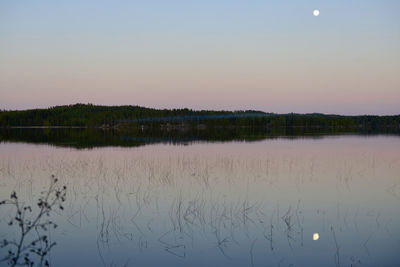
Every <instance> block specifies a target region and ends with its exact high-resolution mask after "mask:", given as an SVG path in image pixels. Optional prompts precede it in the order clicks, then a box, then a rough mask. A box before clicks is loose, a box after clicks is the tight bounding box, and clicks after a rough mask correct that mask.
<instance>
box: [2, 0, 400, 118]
mask: <svg viewBox="0 0 400 267" xmlns="http://www.w3.org/2000/svg"><path fill="white" fill-rule="evenodd" d="M314 9H319V10H320V12H321V13H320V16H318V17H315V16H313V15H312V12H313V10H314ZM399 77H400V2H399V1H388V0H380V1H378V0H376V1H371V0H347V1H342V0H335V1H326V0H325V1H316V0H315V1H283V0H281V1H277V0H271V1H266V0H264V1H73V0H70V1H40V0H39V1H8V0H3V1H1V2H0V108H3V109H24V108H33V107H48V106H53V105H60V104H70V103H76V102H84V103H87V102H91V103H96V104H107V105H118V104H134V105H144V106H150V107H162V108H175V107H189V108H195V109H203V108H206V109H231V110H235V109H260V110H264V111H270V112H302V113H303V112H324V113H340V114H365V113H370V114H372V113H374V114H395V113H396V114H398V113H400V105H399V103H400V78H399Z"/></svg>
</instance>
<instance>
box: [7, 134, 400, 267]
mask: <svg viewBox="0 0 400 267" xmlns="http://www.w3.org/2000/svg"><path fill="white" fill-rule="evenodd" d="M3 141H4V140H3ZM184 144H185V145H180V144H179V143H178V144H165V143H155V144H148V145H143V146H138V147H119V146H104V147H94V148H91V149H77V148H74V147H73V146H54V145H49V144H45V143H43V144H32V143H25V142H18V143H17V142H12V141H7V142H2V143H0V199H5V198H8V197H9V195H10V192H12V191H13V190H15V191H16V192H17V193H18V195H19V196H20V197H21V198H23V199H24V201H26V202H31V203H36V202H35V201H36V199H37V198H38V196H39V193H40V191H42V190H44V189H45V188H46V187H47V185H48V183H49V180H50V175H52V174H54V175H56V177H58V178H59V179H60V183H61V184H65V185H67V186H68V191H67V201H66V205H65V210H64V211H62V212H58V213H57V214H56V213H54V214H53V215H52V218H53V219H54V220H55V221H56V222H57V223H58V224H59V227H58V228H57V229H54V230H51V231H50V237H51V239H52V240H54V241H56V242H57V246H55V247H54V248H53V249H52V250H51V255H50V260H51V264H52V266H400V138H399V137H398V136H388V135H367V136H366V135H338V136H320V137H319V138H306V137H300V138H285V137H282V138H274V139H264V140H259V141H254V142H240V141H233V142H204V141H203V142H190V143H184ZM12 215H13V213H12V210H11V208H10V207H0V239H4V238H7V239H13V238H16V235H17V231H16V229H15V228H13V227H10V226H8V225H7V223H8V221H9V218H10V216H12ZM317 234H318V235H317ZM318 237H319V238H318ZM314 239H317V240H314ZM0 253H1V254H4V253H6V251H1V250H0ZM0 256H3V255H0ZM0 264H1V263H0ZM3 264H4V263H3Z"/></svg>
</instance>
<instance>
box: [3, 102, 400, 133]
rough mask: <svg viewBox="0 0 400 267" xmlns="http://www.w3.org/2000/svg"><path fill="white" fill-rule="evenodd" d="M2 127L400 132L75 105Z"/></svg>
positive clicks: (291, 117)
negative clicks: (324, 129)
mask: <svg viewBox="0 0 400 267" xmlns="http://www.w3.org/2000/svg"><path fill="white" fill-rule="evenodd" d="M0 126H1V127H18V126H19V127H24V126H67V127H69V126H77V127H105V128H118V127H120V128H122V127H146V128H152V127H158V128H160V127H161V128H163V127H164V128H174V127H200V128H201V127H270V128H282V127H303V128H342V129H344V128H346V129H366V130H368V129H371V130H379V129H380V130H385V129H392V130H393V129H395V130H398V129H400V115H396V116H370V115H365V116H340V115H325V114H317V113H313V114H294V113H291V114H273V113H265V112H260V111H253V110H247V111H233V112H232V111H211V110H201V111H194V110H191V109H152V108H144V107H139V106H98V105H92V104H75V105H68V106H56V107H51V108H48V109H31V110H23V111H0Z"/></svg>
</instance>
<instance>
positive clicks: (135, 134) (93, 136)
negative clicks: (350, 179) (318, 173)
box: [0, 127, 398, 148]
mask: <svg viewBox="0 0 400 267" xmlns="http://www.w3.org/2000/svg"><path fill="white" fill-rule="evenodd" d="M340 134H398V132H379V131H375V132H374V131H355V130H354V129H353V130H351V129H350V130H349V129H347V130H346V129H332V128H317V129H309V128H302V127H298V128H293V127H289V128H265V127H212V128H205V129H199V128H182V129H180V128H177V129H163V128H145V129H141V128H121V129H98V128H0V141H3V142H26V143H34V144H51V145H54V146H61V147H73V148H94V147H105V146H121V147H135V146H143V145H146V144H156V143H169V144H177V145H187V144H190V143H193V142H201V141H204V142H231V141H240V142H255V141H261V140H265V139H271V138H289V139H295V138H322V137H324V136H326V135H340Z"/></svg>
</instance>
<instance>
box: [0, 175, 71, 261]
mask: <svg viewBox="0 0 400 267" xmlns="http://www.w3.org/2000/svg"><path fill="white" fill-rule="evenodd" d="M57 182H58V179H57V178H56V177H55V176H54V175H52V176H51V181H50V185H49V188H48V190H47V191H45V192H42V193H41V197H40V198H39V199H38V202H37V208H36V209H35V208H32V206H30V205H25V203H24V202H22V201H20V200H19V199H18V196H17V193H16V192H12V194H11V196H10V199H7V200H3V201H1V202H0V205H12V206H13V208H14V209H15V216H13V217H12V219H11V220H10V222H9V223H8V225H9V226H11V227H13V226H16V227H18V232H19V236H18V238H16V239H13V240H6V239H5V240H3V241H2V242H1V243H0V248H7V249H8V251H7V255H5V256H4V258H3V259H1V262H7V263H8V265H9V266H17V265H25V266H49V265H50V264H49V261H48V254H49V251H50V250H51V249H52V248H53V247H54V246H55V245H56V243H55V242H51V241H50V240H49V237H48V234H47V232H48V230H49V228H50V227H52V228H56V227H57V224H55V223H54V222H53V221H51V220H50V219H49V217H50V214H51V212H52V211H53V210H54V209H60V210H63V209H64V207H63V206H62V204H63V202H64V201H65V198H66V191H67V187H66V186H62V187H61V186H58V185H57Z"/></svg>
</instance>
